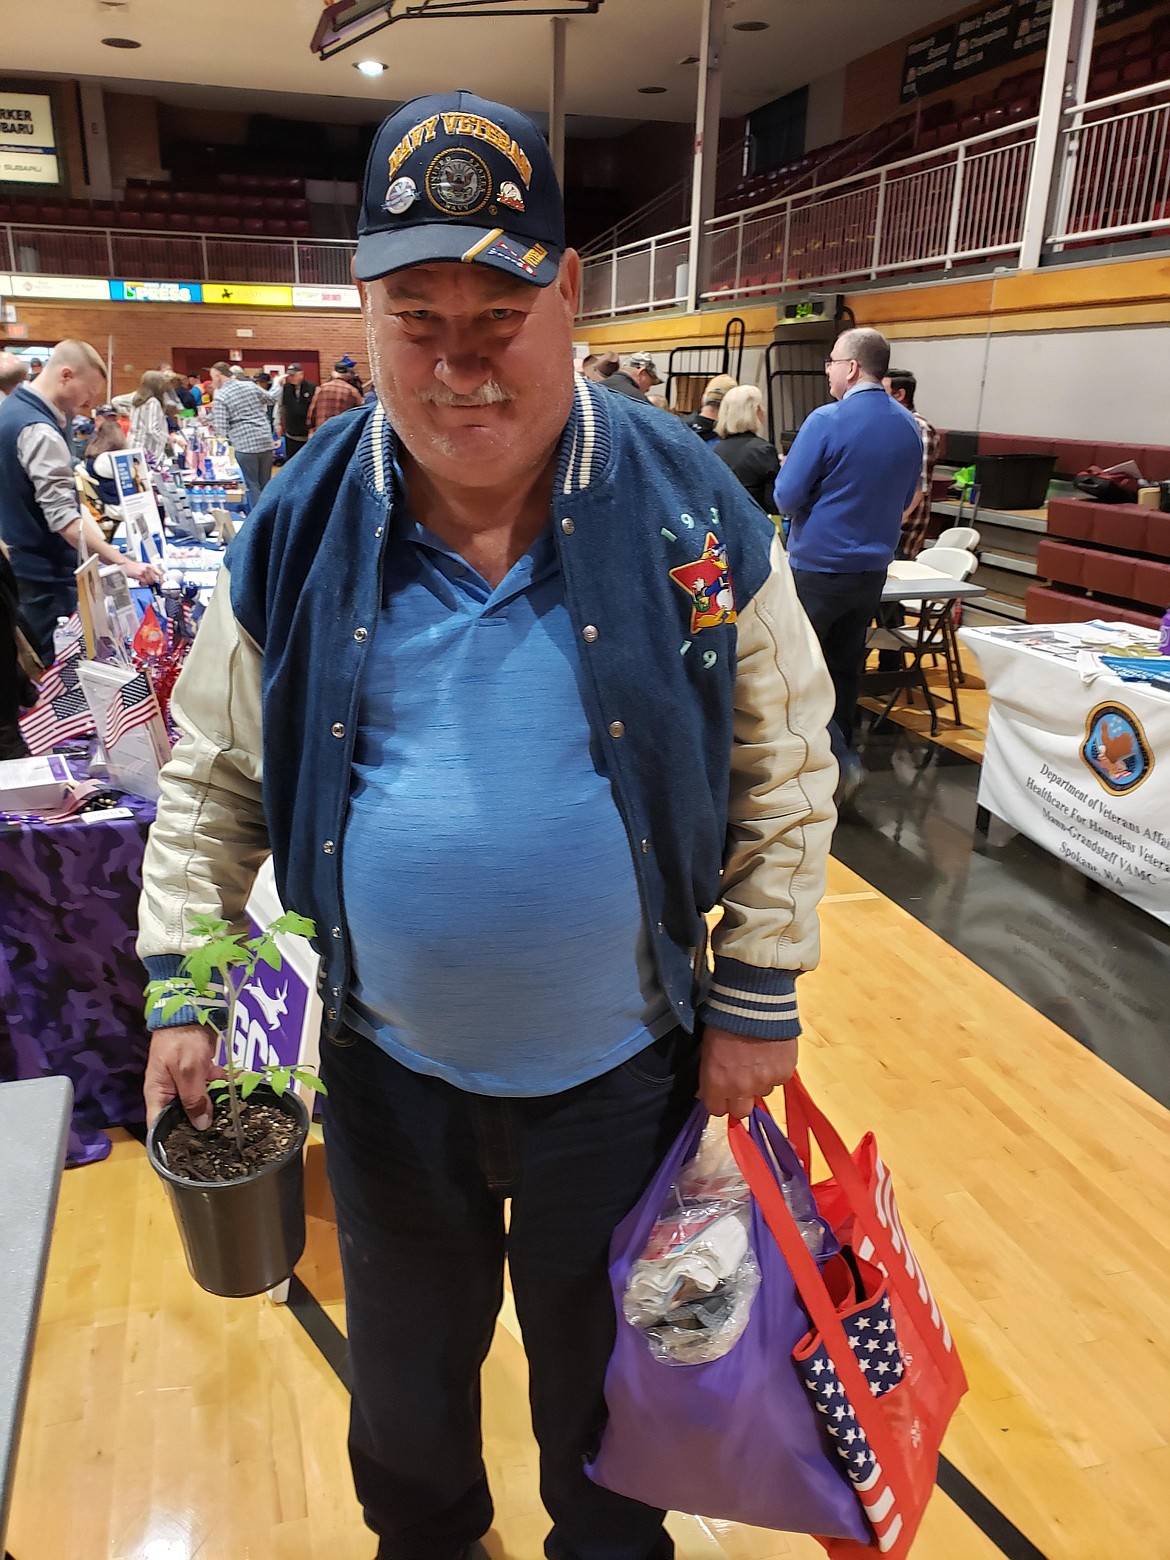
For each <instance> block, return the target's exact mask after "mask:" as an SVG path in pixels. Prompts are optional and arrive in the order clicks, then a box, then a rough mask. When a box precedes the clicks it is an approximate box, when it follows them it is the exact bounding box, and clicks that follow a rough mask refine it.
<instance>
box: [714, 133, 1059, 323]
mask: <svg viewBox="0 0 1170 1560" xmlns="http://www.w3.org/2000/svg"><path fill="white" fill-rule="evenodd" d="M1035 125H1036V121H1035V119H1026V120H1021V121H1020V122H1019V123H1017V124H1014V125H1011V126H1008V127H1005V128H1001V129H999V130H992V131H987V132H985V133H984V134H982V135H977V136H972V137H971V138H970V139H969V140H967V141H960V142H958V143H957V144H956V145H954V146H949V147H944V148H941V149H939V150H937V151H930V152H925V153H920V154H919V155H917V156H915V157H907V158H903V159H901V160H900V161H898V162H894V163H889V164H888V165H887V166H885V167H884V168H881V169H876V170H873V171H871V172H868V173H864V174H855V175H853V176H851V177H850V178H847V179H839V180H837V181H836V182H835V183H834V184H830V185H825V186H823V187H821V188H820V189H817V190H815V191H812V190H810V191H806V192H804V193H801V194H798V195H788V196H782V197H780V198H779V199H777V200H775V201H772V202H770V203H769V204H768V205H767V206H764V207H762V208H758V209H757V210H755V211H743V212H738V213H736V214H734V215H730V216H726V217H716V218H715V219H714V220H713V221H712V222H710V223H709V224H708V227H707V235H708V276H707V285H706V287H705V288H704V290H703V292H702V297H703V298H704V299H712V298H724V297H726V296H728V295H731V296H735V297H745V296H751V295H752V294H753V293H767V292H775V291H777V290H778V289H779V288H784V287H791V286H795V285H800V286H810V285H815V284H817V283H823V282H829V281H845V280H850V279H870V280H874V279H876V278H877V277H879V276H885V275H891V274H894V273H896V272H898V271H903V270H909V269H926V268H928V267H929V268H934V267H942V268H943V269H944V270H949V269H950V268H951V267H952V266H954V265H956V264H957V263H960V262H966V261H973V260H979V259H985V258H990V257H991V256H993V255H1003V254H1010V253H1012V252H1013V251H1016V250H1018V248H1019V244H1020V238H1021V235H1022V230H1023V216H1024V203H1025V198H1026V196H1027V191H1028V179H1029V175H1030V173H1031V166H1032V151H1033V147H1034V141H1035V138H1034V134H1033V131H1034V129H1035Z"/></svg>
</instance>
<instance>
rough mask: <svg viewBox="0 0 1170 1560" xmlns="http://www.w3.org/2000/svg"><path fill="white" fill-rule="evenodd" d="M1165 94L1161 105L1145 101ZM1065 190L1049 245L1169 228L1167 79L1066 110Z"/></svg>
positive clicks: (1169, 87) (1062, 185)
mask: <svg viewBox="0 0 1170 1560" xmlns="http://www.w3.org/2000/svg"><path fill="white" fill-rule="evenodd" d="M1152 97H1160V98H1162V99H1164V101H1162V102H1160V103H1150V102H1148V101H1146V102H1145V104H1144V106H1138V105H1139V104H1140V103H1141V100H1143V99H1145V100H1148V99H1150V98H1152ZM1065 119H1066V121H1067V123H1066V125H1065V128H1064V130H1063V134H1062V151H1063V158H1062V167H1061V183H1060V194H1059V197H1058V201H1057V210H1056V218H1055V231H1054V232H1053V233H1051V234H1050V235H1049V243H1051V244H1056V245H1058V246H1062V247H1063V246H1064V245H1066V244H1068V243H1070V242H1090V241H1094V242H1097V241H1101V240H1104V239H1109V238H1129V237H1134V236H1138V235H1142V234H1147V233H1154V232H1157V231H1159V230H1162V231H1165V230H1167V229H1170V81H1162V82H1158V83H1156V84H1155V85H1153V86H1148V87H1138V88H1136V89H1135V90H1133V91H1130V92H1117V93H1114V94H1113V95H1112V96H1111V97H1105V98H1098V99H1097V101H1096V102H1094V103H1078V104H1077V105H1075V106H1074V107H1073V108H1070V109H1067V110H1066V111H1065Z"/></svg>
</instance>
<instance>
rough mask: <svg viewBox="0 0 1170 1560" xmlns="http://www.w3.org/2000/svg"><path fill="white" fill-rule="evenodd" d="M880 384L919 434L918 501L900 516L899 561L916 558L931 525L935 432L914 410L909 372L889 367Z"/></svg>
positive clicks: (913, 380)
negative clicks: (919, 475)
mask: <svg viewBox="0 0 1170 1560" xmlns="http://www.w3.org/2000/svg"><path fill="white" fill-rule="evenodd" d="M882 384H883V385H885V387H886V391H887V393H888V394H889V395H890V396H892V397H893V399H894V400H895V401H898V402H899V403H900V404H901V405H902V406H904V407H905V408H906V410H907V411H908V412H909V413H910V415H911V417H913V419H914V421H915V422H916V423H917V424H918V432H919V433H920V434H921V435H922V483H921V485H920V487H919V489H918V497H917V499H916V500H915V502H914V503H913V504H912V505H911V506H910V508H909V509H908V510H907V511H906V513H905V514H904V515H903V516H902V538H901V541H900V542H899V543H898V557H899V558H917V556H918V554H919V553H920V552H921V551H922V544H923V543H924V542H925V541H926V531H927V527H928V526H929V525H930V484H931V481H932V479H933V477H934V463H935V461H936V460H937V459H938V430H937V429H936V428H932V427H931V425H930V424H929V423H928V422H927V420H926V418H925V417H923V416H921V415H920V413H918V412H916V411H915V410H914V392H915V391H916V390H917V389H918V380H917V379H916V378H915V377H914V375H913V374H912V373H910V371H909V370H908V369H904V368H892V369H891V370H890V372H889V373H888V374H887V375H886V377H885V378H884V379H883V380H882Z"/></svg>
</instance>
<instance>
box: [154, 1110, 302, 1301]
mask: <svg viewBox="0 0 1170 1560" xmlns="http://www.w3.org/2000/svg"><path fill="white" fill-rule="evenodd" d="M251 1098H252V1100H253V1101H255V1102H256V1103H257V1104H260V1103H263V1104H265V1105H275V1106H276V1107H277V1109H278V1110H282V1111H284V1112H285V1113H286V1115H289V1116H292V1117H294V1118H295V1120H296V1122H297V1124H298V1126H299V1128H300V1130H299V1132H298V1134H297V1139H296V1143H295V1145H294V1146H293V1147H292V1148H290V1149H289V1151H288V1153H287V1154H286V1155H285V1157H284V1158H283V1159H279V1160H274V1161H273V1162H272V1164H269V1165H265V1166H264V1167H263V1169H260V1170H257V1171H256V1172H255V1173H254V1174H252V1175H249V1176H244V1177H242V1178H241V1179H240V1180H238V1181H214V1182H209V1181H189V1180H187V1179H186V1177H185V1176H180V1175H176V1174H175V1173H174V1171H173V1170H171V1169H170V1167H169V1166H168V1165H167V1163H166V1141H167V1137H168V1135H169V1133H170V1132H171V1129H172V1128H173V1127H174V1126H175V1125H176V1124H177V1122H178V1121H179V1119H180V1118H181V1116H182V1114H183V1107H182V1105H181V1104H180V1103H179V1101H178V1100H172V1101H171V1103H170V1104H169V1105H168V1106H167V1108H166V1110H164V1111H163V1113H162V1115H161V1116H159V1118H158V1120H157V1121H156V1122H155V1123H154V1125H153V1126H152V1127H151V1128H150V1130H149V1131H148V1132H147V1134H146V1152H147V1156H148V1158H149V1159H150V1163H151V1165H152V1166H153V1167H154V1169H155V1170H156V1171H157V1172H158V1174H159V1175H160V1176H161V1177H162V1180H163V1184H164V1185H165V1186H166V1189H167V1196H168V1197H169V1198H170V1200H171V1208H172V1209H173V1211H174V1215H175V1222H176V1223H177V1224H178V1226H179V1234H180V1236H181V1237H182V1241H183V1252H184V1255H185V1256H186V1258H187V1267H188V1268H189V1270H190V1273H191V1277H192V1278H193V1279H194V1280H195V1282H196V1283H197V1284H198V1285H199V1286H200V1288H201V1289H206V1290H207V1291H208V1293H209V1294H213V1295H232V1296H242V1295H259V1294H263V1293H264V1291H265V1290H267V1289H274V1288H275V1287H276V1285H277V1284H282V1283H283V1282H284V1280H285V1279H286V1278H288V1276H289V1275H290V1274H291V1272H292V1270H293V1268H294V1267H295V1266H296V1264H297V1262H298V1261H299V1259H300V1255H301V1253H302V1252H303V1251H304V1249H305V1171H304V1156H303V1149H304V1146H305V1138H306V1137H307V1136H308V1132H309V1113H308V1111H307V1110H306V1109H305V1106H304V1104H303V1103H302V1102H301V1100H299V1099H298V1098H297V1096H296V1095H295V1094H293V1093H292V1092H291V1091H290V1092H289V1093H287V1094H282V1095H278V1094H276V1093H274V1092H273V1090H271V1089H269V1088H267V1087H266V1086H265V1085H261V1086H260V1088H258V1089H257V1090H256V1091H255V1093H254V1094H253V1095H252V1097H251ZM160 1149H161V1152H160Z"/></svg>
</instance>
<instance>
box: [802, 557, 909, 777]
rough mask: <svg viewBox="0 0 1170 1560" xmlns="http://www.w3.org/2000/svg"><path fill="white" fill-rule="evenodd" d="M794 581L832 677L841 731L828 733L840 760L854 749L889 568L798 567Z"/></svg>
mask: <svg viewBox="0 0 1170 1560" xmlns="http://www.w3.org/2000/svg"><path fill="white" fill-rule="evenodd" d="M792 582H793V584H794V585H795V586H796V594H797V595H798V596H799V597H800V604H801V606H802V607H803V608H804V610H805V614H806V616H807V617H808V620H809V622H810V623H811V624H812V627H813V633H814V634H816V636H817V638H818V640H819V641H820V645H821V650H822V652H823V653H824V657H825V665H826V666H827V667H828V669H829V676H830V677H831V678H832V679H833V691H834V694H835V696H836V702H835V707H834V710H833V724H834V725H835V726H836V727H837V731H838V733H839V735H834V733H833V729H832V726H830V728H829V735H830V737H831V738H832V741H833V752H834V755H835V756H836V758H837V761H838V763H840V762H841V759H842V757H843V755H844V753H847V752H849V751H850V750H851V749H852V747H853V721H854V714H855V711H856V709H857V694H858V690H859V689H860V687H861V674H862V672H863V670H864V669H865V640H866V635H867V633H868V631H869V625H870V623H871V622H872V621H873V619H874V617H875V616H876V615H877V610H878V608H879V607H880V606H881V600H882V586H883V585H884V584H885V582H886V571H885V570H884V569H878V570H869V571H867V572H865V573H861V574H816V573H814V572H813V571H812V570H810V569H793V571H792Z"/></svg>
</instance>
